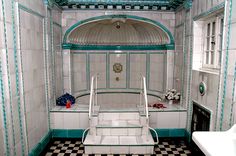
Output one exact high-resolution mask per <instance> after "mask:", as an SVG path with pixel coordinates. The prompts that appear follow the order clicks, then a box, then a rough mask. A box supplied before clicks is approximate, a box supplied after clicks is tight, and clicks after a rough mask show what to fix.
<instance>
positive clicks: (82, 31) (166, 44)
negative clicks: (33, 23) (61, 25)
mask: <svg viewBox="0 0 236 156" xmlns="http://www.w3.org/2000/svg"><path fill="white" fill-rule="evenodd" d="M63 42H64V43H63V47H64V49H80V50H83V49H90V50H98V49H100V50H117V49H119V50H162V49H173V48H174V39H173V36H172V34H171V32H170V31H169V30H168V29H167V28H166V27H165V26H163V25H162V24H161V23H159V22H157V21H153V20H150V19H147V18H143V17H138V16H130V15H107V16H98V17H93V18H89V19H86V20H83V21H79V22H77V23H76V24H74V25H73V26H71V27H70V28H69V29H68V30H67V31H66V32H65V36H64V40H63Z"/></svg>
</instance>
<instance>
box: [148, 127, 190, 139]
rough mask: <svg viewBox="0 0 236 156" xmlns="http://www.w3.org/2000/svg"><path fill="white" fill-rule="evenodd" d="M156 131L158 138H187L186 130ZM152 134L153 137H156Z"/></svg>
mask: <svg viewBox="0 0 236 156" xmlns="http://www.w3.org/2000/svg"><path fill="white" fill-rule="evenodd" d="M155 131H156V132H157V134H158V137H186V130H185V129H157V128H155ZM151 133H152V136H153V137H155V135H154V134H153V132H151Z"/></svg>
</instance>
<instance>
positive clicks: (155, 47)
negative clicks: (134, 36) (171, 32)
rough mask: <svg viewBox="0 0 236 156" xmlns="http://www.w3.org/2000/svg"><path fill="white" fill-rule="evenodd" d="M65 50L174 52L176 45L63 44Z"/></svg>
mask: <svg viewBox="0 0 236 156" xmlns="http://www.w3.org/2000/svg"><path fill="white" fill-rule="evenodd" d="M62 48H63V49H71V50H174V48H175V45H174V43H173V44H167V45H77V44H71V43H63V44H62Z"/></svg>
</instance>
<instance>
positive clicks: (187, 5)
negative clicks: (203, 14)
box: [183, 0, 193, 10]
mask: <svg viewBox="0 0 236 156" xmlns="http://www.w3.org/2000/svg"><path fill="white" fill-rule="evenodd" d="M192 3H193V2H192V0H185V1H184V3H183V6H184V8H185V9H186V10H189V9H190V8H191V7H192Z"/></svg>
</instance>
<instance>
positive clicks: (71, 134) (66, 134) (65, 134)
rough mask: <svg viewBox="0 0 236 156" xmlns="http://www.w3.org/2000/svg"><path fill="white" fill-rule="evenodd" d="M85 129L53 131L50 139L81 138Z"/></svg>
mask: <svg viewBox="0 0 236 156" xmlns="http://www.w3.org/2000/svg"><path fill="white" fill-rule="evenodd" d="M84 130H85V129H53V130H52V138H82V135H83V132H84Z"/></svg>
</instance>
